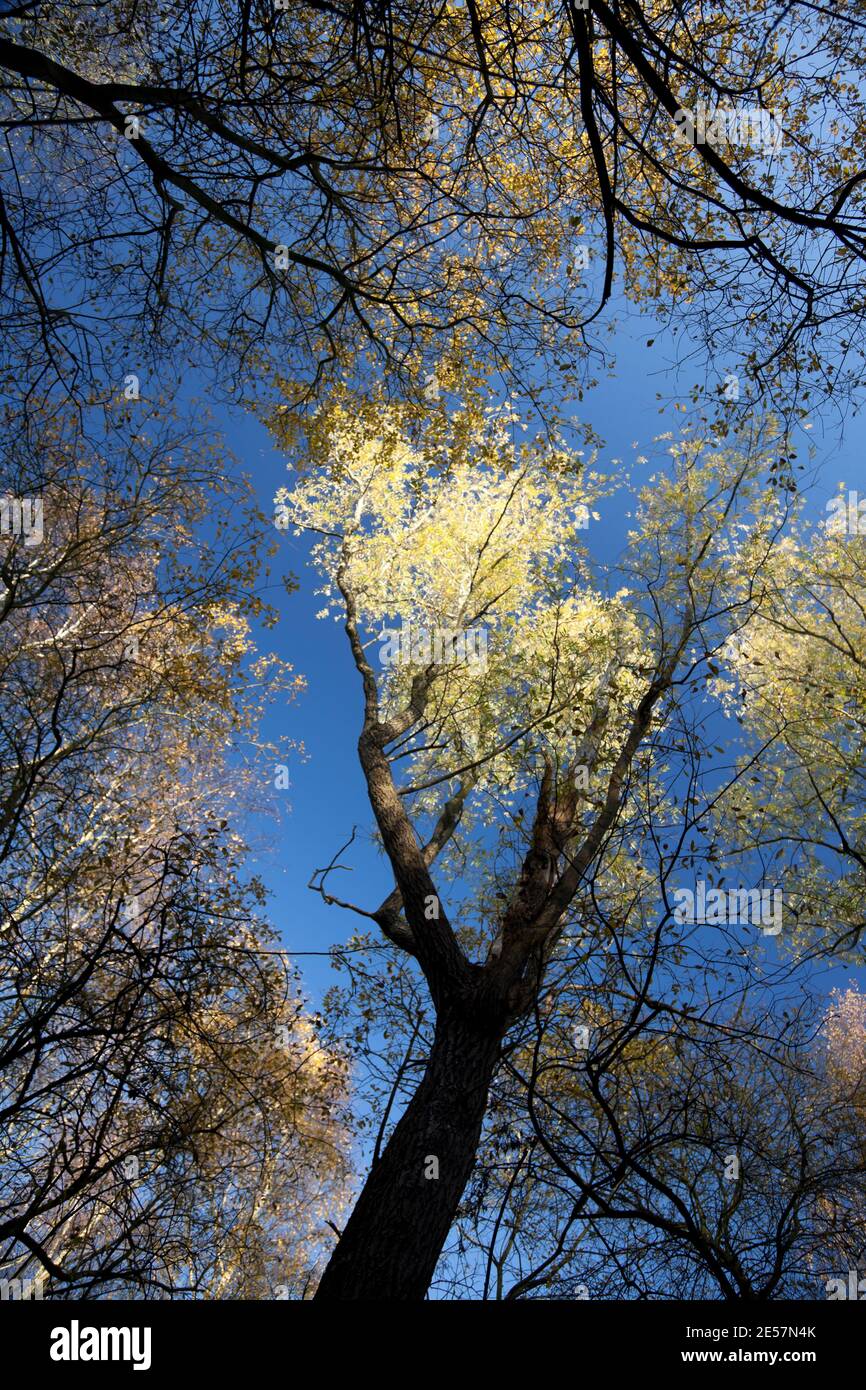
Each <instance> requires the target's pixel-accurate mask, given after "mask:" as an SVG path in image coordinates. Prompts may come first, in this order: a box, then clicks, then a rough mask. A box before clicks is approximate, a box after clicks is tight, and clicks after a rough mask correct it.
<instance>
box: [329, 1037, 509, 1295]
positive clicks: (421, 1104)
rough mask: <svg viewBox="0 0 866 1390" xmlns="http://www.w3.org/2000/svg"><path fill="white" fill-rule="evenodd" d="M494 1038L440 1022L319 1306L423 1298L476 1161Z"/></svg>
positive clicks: (343, 1239) (496, 1049)
mask: <svg viewBox="0 0 866 1390" xmlns="http://www.w3.org/2000/svg"><path fill="white" fill-rule="evenodd" d="M500 1039H501V1035H500V1033H499V1032H498V1031H496V1032H494V1031H490V1032H486V1033H485V1032H481V1031H478V1030H477V1029H475V1028H473V1027H472V1025H471V1023H470V1022H469V1021H468V1020H467V1019H466V1018H465V1016H464V1017H455V1016H454V1015H451V1016H449V1015H448V1013H447V1012H445V1013H444V1014H443V1016H441V1017H440V1019H439V1020H438V1021H437V1025H436V1033H435V1037H434V1041H433V1047H432V1050H431V1053H430V1058H429V1061H428V1063H427V1069H426V1071H425V1073H424V1076H423V1079H422V1080H421V1083H420V1085H419V1086H418V1089H417V1091H416V1092H415V1094H414V1096H413V1097H412V1099H411V1101H410V1102H409V1105H408V1106H407V1107H406V1110H405V1111H404V1112H403V1115H402V1116H401V1118H400V1120H399V1122H398V1123H397V1125H396V1126H395V1129H394V1132H393V1134H392V1135H391V1138H390V1140H389V1141H388V1143H387V1145H386V1147H385V1150H384V1152H383V1153H382V1156H381V1158H380V1159H379V1161H378V1163H376V1164H375V1165H374V1167H373V1168H372V1169H371V1171H370V1175H369V1177H368V1178H367V1181H366V1182H365V1184H364V1187H363V1188H362V1190H361V1194H360V1196H359V1197H358V1200H357V1202H356V1203H355V1207H354V1210H353V1211H352V1214H351V1216H350V1217H349V1221H348V1223H347V1225H346V1229H345V1230H344V1232H343V1235H342V1237H341V1238H340V1241H339V1243H338V1245H337V1247H336V1249H335V1250H334V1253H333V1254H332V1256H331V1259H330V1261H329V1263H328V1267H327V1269H326V1270H325V1273H324V1274H323V1276H322V1280H321V1283H320V1284H319V1287H318V1290H317V1292H316V1295H315V1297H316V1298H317V1299H322V1298H323V1299H389V1300H396V1299H399V1300H403V1301H414V1300H421V1299H423V1298H424V1295H425V1294H426V1292H427V1290H428V1288H429V1287H430V1281H431V1280H432V1278H433V1272H434V1270H435V1268H436V1263H437V1261H438V1259H439V1256H440V1254H441V1252H442V1247H443V1245H444V1244H445V1240H446V1238H447V1236H448V1232H449V1230H450V1229H451V1225H452V1223H453V1221H454V1216H455V1213H456V1211H457V1207H458V1204H459V1202H460V1198H461V1196H462V1195H463V1189H464V1187H465V1186H466V1183H467V1181H468V1179H469V1175H470V1173H471V1172H472V1167H473V1164H474V1162H475V1154H476V1151H477V1148H478V1140H479V1137H480V1134H481V1124H482V1121H483V1119H484V1111H485V1109H486V1107H487V1094H488V1090H489V1087H490V1082H491V1079H492V1077H493V1073H494V1070H495V1068H496V1063H497V1060H498V1057H499V1048H500ZM436 1173H438V1176H435V1175H434V1174H436Z"/></svg>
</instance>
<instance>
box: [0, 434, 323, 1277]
mask: <svg viewBox="0 0 866 1390" xmlns="http://www.w3.org/2000/svg"><path fill="white" fill-rule="evenodd" d="M8 423H9V421H8V420H7V424H8ZM28 423H29V428H28V429H24V428H21V429H19V430H18V431H17V432H14V433H12V434H11V439H10V467H9V473H8V475H7V476H8V478H9V480H10V481H11V482H12V483H13V486H14V488H15V490H16V491H15V496H14V498H6V499H4V501H3V515H4V534H3V536H2V555H0V578H2V586H3V587H2V603H0V662H2V666H0V673H2V680H0V691H2V693H0V701H2V712H0V727H2V735H0V772H2V796H0V836H2V839H0V858H2V863H3V875H2V883H3V888H2V897H0V932H2V941H3V951H2V965H0V1015H2V1020H3V1029H2V1032H3V1044H2V1048H0V1077H2V1091H0V1111H2V1120H3V1130H2V1134H3V1138H2V1146H0V1168H2V1173H3V1199H2V1203H0V1240H2V1256H0V1264H2V1272H3V1277H4V1278H6V1279H15V1280H18V1279H33V1278H35V1277H36V1276H37V1275H38V1276H39V1277H41V1278H43V1279H44V1278H48V1279H49V1281H50V1287H51V1292H52V1296H53V1297H57V1298H63V1297H73V1298H74V1297H93V1296H101V1297H106V1296H115V1297H117V1296H123V1295H126V1296H130V1295H132V1296H144V1297H162V1296H168V1297H171V1296H183V1295H184V1294H191V1293H193V1294H194V1293H199V1294H210V1295H211V1296H222V1297H226V1296H231V1295H232V1294H233V1295H234V1296H247V1297H249V1296H262V1295H265V1296H270V1295H271V1294H272V1293H273V1291H274V1289H275V1287H279V1286H282V1288H283V1289H284V1290H288V1289H291V1290H293V1291H294V1292H295V1293H298V1292H303V1290H304V1288H305V1287H306V1286H307V1284H308V1283H309V1281H310V1279H311V1278H312V1276H313V1272H314V1270H315V1268H316V1264H317V1261H318V1259H319V1258H320V1255H321V1251H322V1234H323V1226H324V1218H323V1216H322V1207H321V1204H322V1202H323V1201H324V1200H325V1199H326V1198H327V1201H328V1204H329V1207H333V1206H334V1204H335V1203H336V1206H337V1207H339V1203H340V1200H341V1190H342V1183H343V1181H344V1177H345V1160H344V1148H345V1129H344V1119H343V1101H344V1096H345V1070H344V1065H343V1062H342V1059H341V1057H340V1055H339V1053H337V1052H336V1051H334V1050H331V1051H329V1050H328V1049H326V1048H324V1047H323V1046H322V1044H321V1042H320V1041H319V1039H318V1037H317V1021H316V1020H314V1019H312V1018H311V1017H310V1016H309V1014H308V1013H307V1011H306V1009H305V1007H304V1005H303V1001H302V997H301V994H300V990H299V984H298V981H297V978H296V976H295V975H294V973H293V972H292V970H291V967H290V964H289V962H288V961H287V959H286V958H285V955H284V953H282V952H281V951H279V950H278V949H277V948H276V947H275V945H274V942H273V935H272V933H271V932H270V931H269V929H268V927H267V923H266V921H265V919H264V917H263V891H262V888H261V885H260V884H259V883H258V882H257V881H256V880H255V879H251V878H250V877H249V875H248V873H247V872H246V870H245V846H244V844H243V841H242V838H241V837H240V835H239V834H238V833H237V830H236V829H235V828H234V826H233V824H232V822H233V821H234V820H235V819H236V818H237V815H238V813H239V811H240V809H241V808H242V807H243V806H244V805H245V804H247V803H249V801H250V798H251V797H252V796H254V795H255V794H256V791H257V788H260V786H261V778H262V775H263V771H264V769H265V768H268V769H270V768H272V766H273V761H272V759H273V750H269V748H268V746H267V744H265V743H264V742H263V741H262V739H261V737H260V735H259V734H258V732H257V730H258V721H259V715H260V710H261V683H262V681H263V679H265V678H266V679H267V682H268V684H269V685H270V686H271V687H272V688H273V689H274V690H275V691H276V690H281V691H283V693H284V694H285V695H286V697H287V698H291V696H292V694H293V692H294V691H295V689H296V688H297V685H298V680H297V678H296V677H294V676H293V675H292V673H291V671H290V669H288V668H286V667H284V666H283V665H282V664H281V663H279V662H278V661H276V660H272V659H270V658H268V657H261V658H259V659H258V660H257V661H256V660H253V659H252V656H251V653H250V639H249V631H248V625H249V619H250V616H251V615H252V614H255V613H257V612H261V611H263V606H262V602H261V599H260V597H259V596H258V594H257V592H256V575H257V574H258V573H259V572H260V567H261V563H262V560H261V557H260V553H259V552H260V551H261V539H260V537H261V534H262V532H261V528H260V527H259V526H257V525H254V524H253V521H254V518H253V516H252V515H251V513H250V508H249V501H248V498H246V497H245V494H244V490H243V488H242V487H240V486H238V485H237V483H235V482H234V481H233V480H232V477H231V474H230V472H229V471H228V470H227V469H226V466H225V464H223V468H224V470H225V471H224V472H223V478H222V484H221V490H222V492H223V496H224V499H225V504H226V505H225V507H224V509H223V511H222V517H221V519H220V515H219V513H217V514H216V515H214V517H213V528H212V531H211V541H210V542H209V543H207V542H205V540H204V539H200V540H199V541H198V542H197V543H196V544H194V543H193V529H192V528H193V527H194V526H195V524H196V521H197V518H198V517H199V516H200V515H201V509H202V507H203V503H204V495H205V494H204V487H205V484H209V485H210V489H211V490H210V494H209V495H210V500H211V504H212V505H213V504H218V499H219V492H218V491H217V488H216V487H215V486H214V483H215V469H214V462H213V459H211V458H209V457H208V452H207V450H206V449H205V448H203V443H202V440H201V439H200V438H199V437H197V433H196V432H195V431H194V430H188V431H187V433H186V436H184V434H183V432H182V431H180V430H179V429H178V427H177V426H176V425H173V424H172V422H171V420H170V418H168V417H166V416H165V414H164V412H157V413H155V414H151V416H150V417H149V418H148V417H147V416H142V417H140V418H139V420H138V421H137V424H138V429H137V430H136V432H135V433H132V432H130V431H129V429H128V426H127V422H126V421H125V420H124V418H123V412H122V411H121V412H120V418H114V417H112V416H109V418H108V420H107V421H106V422H104V423H102V424H101V423H100V420H99V417H98V416H97V417H96V418H94V417H93V415H91V417H90V419H89V421H88V423H89V435H88V436H85V434H84V433H83V432H82V429H81V427H80V423H79V422H78V421H77V419H76V418H75V417H66V418H63V417H60V418H58V417H57V416H56V415H54V414H53V413H52V414H49V415H43V416H42V417H41V418H37V419H35V420H34V419H31V420H30V421H29V422H28ZM100 435H101V448H100V449H99V451H98V452H96V451H95V449H94V441H95V440H96V439H97V438H99V437H100ZM16 517H17V518H18V519H19V520H20V519H21V518H22V517H26V518H29V523H30V524H25V525H24V526H23V528H22V526H21V525H17V526H16V525H15V518H16ZM36 517H38V520H39V525H38V527H37V526H35V525H33V524H32V523H33V521H34V518H36ZM10 518H11V522H10ZM261 759H265V760H266V761H265V762H264V763H263V762H262V761H261ZM268 759H270V761H267V760H268ZM259 799H260V796H259Z"/></svg>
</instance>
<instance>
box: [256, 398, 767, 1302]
mask: <svg viewBox="0 0 866 1390" xmlns="http://www.w3.org/2000/svg"><path fill="white" fill-rule="evenodd" d="M414 424H415V417H414V415H413V412H412V411H411V410H405V411H401V410H400V409H399V408H396V407H394V408H390V409H389V408H385V407H383V406H382V405H381V404H380V405H379V406H375V405H371V406H369V407H368V408H367V409H365V408H364V407H363V406H356V407H355V408H354V409H350V408H349V407H348V406H347V405H346V404H345V403H338V404H334V405H332V406H331V407H330V408H329V409H328V410H327V411H325V412H323V415H322V417H321V419H320V421H319V423H318V428H317V429H316V430H315V431H313V435H312V438H313V455H312V460H311V464H310V467H309V469H308V471H306V472H305V473H304V474H303V476H301V477H299V480H298V482H297V484H296V486H295V487H294V489H293V490H292V491H291V492H290V493H287V494H284V495H281V496H280V497H279V498H278V503H277V507H278V513H277V519H278V523H279V522H281V521H282V522H283V523H284V524H286V525H294V526H296V527H300V528H307V529H309V530H310V531H311V532H312V533H314V534H316V535H318V536H319V537H320V539H319V540H318V541H317V544H316V546H315V548H314V558H315V561H316V563H317V564H318V565H319V566H320V568H321V570H322V572H323V574H324V576H325V589H324V592H325V595H326V600H327V607H326V610H325V611H326V612H328V611H333V612H337V613H340V612H342V614H343V616H344V619H345V626H346V633H347V637H348V640H349V643H350V646H351V650H352V653H353V656H354V660H355V664H356V667H357V670H358V674H359V678H360V682H361V686H362V690H363V718H362V725H361V734H360V738H359V742H358V756H359V760H360V763H361V768H362V770H363V773H364V776H365V779H366V784H367V790H368V795H369V799H370V804H371V807H372V810H373V813H374V815H375V819H376V824H377V827H378V833H379V835H380V837H381V841H382V845H383V847H384V850H385V853H386V854H387V857H388V860H389V863H390V866H391V869H392V871H393V875H394V889H393V891H392V893H391V894H390V895H389V896H388V898H386V900H385V901H384V902H383V903H382V904H380V905H379V906H378V907H376V908H373V909H368V908H364V907H362V906H360V905H357V904H346V903H343V904H342V905H343V906H346V907H349V908H353V909H354V910H355V911H357V912H361V913H362V915H364V916H366V917H368V918H371V919H372V920H373V921H374V922H375V923H377V925H378V926H379V928H380V930H381V931H382V933H383V934H384V936H385V937H386V938H387V940H388V941H390V942H391V943H392V945H393V946H395V947H397V948H399V949H400V950H402V951H404V952H406V953H407V954H408V955H409V956H410V957H412V958H414V960H415V962H416V963H417V966H418V968H419V969H420V971H421V972H422V974H423V977H424V980H425V983H426V986H427V988H428V989H429V994H430V999H431V1001H432V1004H433V1007H434V1010H435V1020H436V1021H435V1030H434V1035H433V1041H432V1047H431V1049H430V1053H429V1058H428V1059H427V1064H426V1069H425V1071H424V1075H423V1077H422V1079H421V1081H420V1083H419V1084H418V1086H417V1089H416V1090H415V1091H414V1094H413V1095H412V1097H411V1099H410V1100H409V1103H408V1105H407V1106H406V1108H405V1110H404V1112H403V1114H402V1116H401V1117H400V1119H399V1120H398V1122H397V1124H396V1126H395V1128H394V1130H393V1132H392V1134H391V1136H390V1139H389V1140H388V1143H387V1144H386V1145H385V1147H384V1149H383V1150H382V1152H381V1155H380V1156H379V1157H378V1158H377V1160H376V1161H375V1162H374V1164H373V1166H372V1168H371V1170H370V1173H369V1176H368V1178H367V1181H366V1183H365V1185H364V1188H363V1190H362V1192H361V1195H360V1197H359V1199H358V1202H357V1204H356V1206H355V1208H354V1210H353V1213H352V1216H351V1217H350V1219H349V1222H348V1224H347V1226H346V1228H345V1230H344V1233H343V1236H342V1238H341V1240H340V1242H339V1244H338V1246H337V1249H336V1250H335V1252H334V1254H333V1256H332V1258H331V1261H330V1263H329V1265H328V1268H327V1270H326V1272H325V1275H324V1276H323V1279H322V1282H321V1285H320V1286H319V1290H318V1293H317V1297H319V1298H360V1297H369V1296H377V1297H384V1298H404V1299H412V1298H421V1297H423V1296H424V1294H425V1292H426V1290H427V1288H428V1286H429V1283H430V1280H431V1278H432V1275H433V1271H434V1268H435V1266H436V1262H437V1260H438V1258H439V1255H440V1252H441V1249H442V1246H443V1243H444V1241H445V1239H446V1236H447V1234H448V1231H449V1228H450V1226H451V1224H452V1222H453V1220H454V1216H455V1213H456V1210H457V1206H458V1203H459V1201H460V1197H461V1193H462V1192H463V1189H464V1187H465V1184H466V1182H467V1179H468V1178H469V1175H470V1172H471V1171H472V1167H473V1163H474V1160H475V1153H476V1148H477V1145H478V1141H479V1136H480V1133H481V1127H482V1122H483V1118H484V1114H485V1109H486V1106H487V1097H488V1091H489V1087H490V1084H491V1081H492V1078H493V1077H494V1075H495V1073H496V1071H497V1068H498V1066H499V1064H500V1060H501V1055H502V1046H503V1040H504V1039H505V1038H506V1036H507V1035H508V1033H509V1030H510V1029H511V1028H512V1027H513V1026H514V1025H515V1023H517V1022H518V1021H519V1020H520V1019H522V1018H524V1017H525V1016H526V1015H527V1014H529V1013H531V1012H532V1011H533V1010H534V1009H535V1007H536V1006H537V1000H538V997H539V991H540V989H541V987H542V983H543V980H544V978H545V974H546V971H547V969H548V966H549V963H550V960H551V957H552V955H553V953H554V952H555V950H556V947H557V945H558V943H559V942H560V940H561V938H562V934H563V931H564V929H565V926H566V923H567V920H568V913H569V910H570V908H571V906H572V904H573V903H574V902H575V899H576V898H577V897H579V895H580V894H581V893H582V892H584V891H585V890H586V886H587V883H588V882H590V881H591V878H592V876H593V874H595V873H597V872H598V865H599V861H600V860H602V859H603V858H604V857H605V855H606V853H607V852H608V849H609V846H610V841H611V835H612V834H613V832H614V830H615V828H616V826H617V824H618V822H619V818H620V816H621V814H622V812H623V806H624V804H626V803H627V802H628V799H629V796H630V788H631V787H632V786H633V785H634V784H638V785H640V784H641V783H642V781H643V779H646V778H649V779H652V778H653V776H654V773H653V768H654V766H657V765H658V759H659V757H662V758H663V756H664V754H663V749H664V748H665V747H666V746H667V743H668V741H669V740H670V738H671V737H672V736H673V730H674V728H675V727H676V719H677V713H676V711H677V691H678V689H679V687H680V686H681V685H682V684H683V683H684V682H687V681H688V680H689V678H690V676H693V674H694V672H695V669H696V663H697V664H699V663H700V661H701V660H702V659H703V658H702V656H701V655H700V653H703V652H706V651H707V650H708V649H710V650H711V649H712V647H713V646H714V645H717V644H718V642H719V641H720V640H722V637H723V635H724V634H725V632H726V631H727V630H728V624H729V623H730V621H731V614H732V609H731V603H730V595H729V594H728V593H727V592H726V591H725V586H724V585H723V582H722V581H723V576H724V575H725V573H726V570H727V567H728V565H729V562H730V547H731V545H732V544H733V537H734V535H735V534H737V530H736V528H737V525H738V523H737V521H736V509H737V507H745V506H746V505H747V504H749V503H750V502H752V501H753V500H754V494H755V491H756V478H757V477H759V476H760V473H761V470H762V469H764V468H766V465H767V457H766V455H765V454H764V453H763V451H762V448H761V447H760V446H759V442H757V441H751V448H750V450H749V452H748V454H747V455H746V456H744V455H742V454H740V453H738V452H736V451H725V450H722V449H718V448H713V447H712V446H711V445H710V444H709V443H707V442H706V441H703V440H701V439H700V438H697V437H695V438H687V439H685V440H684V441H683V442H682V443H681V444H679V445H675V446H674V447H673V454H674V459H673V462H672V467H671V469H670V470H669V471H662V472H661V473H659V475H658V476H657V477H656V478H655V480H654V483H653V484H652V485H648V487H647V488H646V489H645V490H644V491H643V493H642V496H641V506H640V520H639V527H638V529H637V531H636V533H635V536H634V537H633V540H632V545H631V548H630V552H629V557H628V560H627V562H626V563H624V565H623V571H624V572H627V573H629V574H631V576H632V579H633V580H639V581H640V583H639V585H638V586H637V588H636V589H634V590H633V589H631V588H630V587H628V586H623V587H622V588H619V589H617V590H616V591H614V592H611V591H607V592H606V591H605V584H604V581H603V580H602V578H601V576H600V575H598V576H594V574H593V569H592V566H591V563H590V560H589V557H588V554H587V551H586V547H585V545H584V544H583V534H582V533H583V531H584V530H585V527H586V524H587V520H588V518H589V517H590V516H591V511H592V508H593V506H594V503H595V500H596V498H597V497H598V495H599V494H600V493H601V492H602V491H603V490H604V488H605V482H604V480H603V479H602V478H600V477H599V476H598V475H597V474H596V473H595V472H594V471H592V470H591V468H590V467H589V466H588V465H587V466H583V464H582V461H581V460H580V459H579V458H577V457H576V456H575V455H574V454H573V453H572V452H570V451H569V450H568V449H566V448H565V447H564V446H563V445H561V444H559V443H557V442H554V443H553V444H550V443H543V442H540V441H538V440H536V441H531V440H527V441H524V442H518V440H519V430H516V429H515V426H516V425H519V422H518V421H517V420H515V418H514V416H513V413H512V412H511V411H509V410H505V411H498V410H496V409H489V410H483V409H480V408H479V409H476V408H474V407H469V408H467V410H466V411H465V412H464V413H463V414H460V413H457V414H453V415H450V416H448V415H446V414H444V413H443V415H442V416H441V417H440V419H439V421H438V422H437V424H436V425H435V426H432V427H430V428H429V430H427V431H425V430H423V429H422V430H421V431H420V433H417V432H416V433H414V434H413V428H414ZM515 435H517V436H518V439H516V438H515ZM746 602H748V600H746ZM392 621H395V622H396V623H397V624H399V626H398V627H397V628H396V629H390V628H388V627H387V625H388V623H389V622H392ZM383 625H385V627H386V629H387V630H386V632H385V633H384V634H382V633H381V632H380V639H379V640H380V641H382V642H383V646H382V647H381V648H380V652H379V661H378V662H377V663H376V666H374V664H373V661H372V660H371V656H370V655H368V651H369V647H370V645H371V643H372V642H373V641H375V640H376V633H377V630H381V628H382V626H383ZM695 652H697V653H698V655H697V656H695V655H694V653H695ZM377 667H378V669H377ZM404 768H405V773H404V774H403V776H402V777H401V778H400V780H399V781H398V779H397V776H396V775H395V769H400V770H402V769H404ZM497 830H500V831H501V833H502V834H503V835H504V834H506V833H508V832H511V831H515V832H516V839H515V848H516V849H518V851H519V852H518V853H517V854H516V856H515V859H514V861H513V864H512V870H511V873H510V875H505V878H506V881H505V882H504V883H503V884H502V885H501V886H500V888H499V890H498V892H497V894H496V896H494V897H493V898H492V899H491V897H490V896H489V895H486V896H484V897H482V899H481V901H480V902H473V901H472V900H471V899H470V900H469V902H466V901H465V899H464V893H463V889H464V885H465V884H466V883H467V881H468V882H470V883H471V882H472V873H473V869H474V867H475V866H476V864H477V862H478V855H479V854H481V855H482V858H483V856H484V846H485V844H487V843H488V839H489V838H493V839H494V841H495V837H496V832H497ZM449 855H450V856H453V861H454V862H455V863H456V864H458V865H459V866H460V869H459V871H458V872H457V874H456V876H455V878H456V881H455V882H454V883H452V884H448V880H447V875H448V868H447V864H448V857H449ZM443 861H444V866H443ZM443 874H444V875H446V883H445V884H444V885H443V882H442V875H443ZM318 887H319V888H320V890H321V891H322V892H323V894H325V896H326V898H327V899H328V900H329V901H332V902H336V901H339V899H338V897H337V895H336V892H335V891H332V889H331V886H330V880H329V875H328V872H327V871H326V872H325V874H324V876H323V877H322V878H320V880H319V883H318ZM668 892H669V889H668V888H666V887H665V886H664V885H663V893H664V894H666V893H668ZM452 895H453V899H454V900H453V901H452V902H448V903H447V906H446V902H447V900H448V899H449V897H451V896H452ZM665 900H666V901H668V899H667V898H665ZM467 920H468V923H469V925H470V927H473V928H474V934H473V933H470V935H469V937H468V939H467V938H466V937H465V936H464V935H463V928H464V922H465V921H467ZM479 932H480V935H479Z"/></svg>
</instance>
